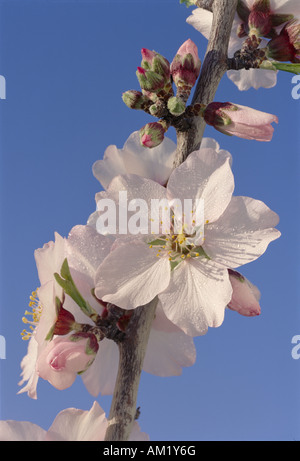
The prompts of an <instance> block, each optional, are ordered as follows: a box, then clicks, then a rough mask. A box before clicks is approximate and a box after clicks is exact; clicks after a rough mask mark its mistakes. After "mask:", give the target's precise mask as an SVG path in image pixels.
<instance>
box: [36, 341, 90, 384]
mask: <svg viewBox="0 0 300 461" xmlns="http://www.w3.org/2000/svg"><path fill="white" fill-rule="evenodd" d="M97 351H98V343H97V340H96V338H95V337H94V335H89V334H84V333H80V334H79V333H77V334H74V335H71V336H66V337H65V336H63V337H61V336H59V337H56V338H54V339H53V340H52V341H50V342H49V344H48V346H47V347H46V348H45V349H44V350H43V351H42V353H41V354H40V356H39V358H38V361H37V365H36V367H37V373H38V375H39V376H40V377H41V378H43V379H45V380H47V381H49V382H50V383H51V384H52V385H53V386H54V387H55V388H56V389H59V390H62V389H67V388H68V387H70V386H71V385H72V384H73V382H74V381H75V379H76V376H77V373H79V372H82V371H85V370H86V369H87V368H88V367H89V366H90V365H91V364H92V362H93V361H94V358H95V356H96V353H97Z"/></svg>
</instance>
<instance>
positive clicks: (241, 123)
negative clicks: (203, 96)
mask: <svg viewBox="0 0 300 461" xmlns="http://www.w3.org/2000/svg"><path fill="white" fill-rule="evenodd" d="M203 117H204V120H205V121H206V123H207V124H208V125H212V126H213V127H214V128H216V130H218V131H221V133H224V134H228V135H230V136H238V137H239V138H244V139H253V140H256V141H270V140H271V139H272V136H273V132H274V128H273V126H272V125H271V123H272V122H276V123H278V118H277V117H276V116H275V115H272V114H268V113H266V112H261V111H259V110H255V109H251V108H250V107H246V106H241V105H239V104H232V103H230V102H225V103H221V102H213V103H211V104H208V106H207V107H206V109H205V110H204V111H203Z"/></svg>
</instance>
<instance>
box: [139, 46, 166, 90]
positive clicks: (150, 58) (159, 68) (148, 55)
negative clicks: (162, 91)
mask: <svg viewBox="0 0 300 461" xmlns="http://www.w3.org/2000/svg"><path fill="white" fill-rule="evenodd" d="M141 67H142V68H143V69H145V70H152V71H153V72H156V73H157V74H159V75H161V76H162V77H163V78H164V80H165V82H167V81H169V80H170V63H169V61H168V60H167V59H166V58H164V56H162V55H161V54H159V53H156V51H150V50H147V48H142V63H141Z"/></svg>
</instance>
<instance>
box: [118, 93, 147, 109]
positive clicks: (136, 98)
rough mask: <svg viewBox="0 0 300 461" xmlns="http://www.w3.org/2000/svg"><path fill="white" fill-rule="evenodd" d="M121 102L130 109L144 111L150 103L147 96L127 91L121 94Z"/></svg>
mask: <svg viewBox="0 0 300 461" xmlns="http://www.w3.org/2000/svg"><path fill="white" fill-rule="evenodd" d="M122 99H123V102H124V103H125V104H126V106H127V107H129V108H130V109H136V110H144V108H145V107H147V105H148V103H149V102H150V101H149V99H148V98H147V96H145V95H143V93H141V92H140V91H135V90H128V91H125V93H123V94H122Z"/></svg>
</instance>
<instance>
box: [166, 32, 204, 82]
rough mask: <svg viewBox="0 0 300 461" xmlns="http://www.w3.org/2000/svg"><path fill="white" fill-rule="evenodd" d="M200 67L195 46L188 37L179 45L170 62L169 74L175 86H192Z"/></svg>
mask: <svg viewBox="0 0 300 461" xmlns="http://www.w3.org/2000/svg"><path fill="white" fill-rule="evenodd" d="M200 67H201V61H200V59H199V57H198V49H197V46H196V45H195V43H194V42H192V40H190V39H188V40H187V41H186V42H184V43H183V44H182V45H181V47H180V48H179V50H178V51H177V54H176V56H175V58H174V59H173V61H172V64H171V74H172V77H173V80H174V83H175V85H176V87H177V88H178V87H186V86H187V87H189V88H192V87H193V86H194V85H195V83H196V80H197V78H198V76H199V73H200Z"/></svg>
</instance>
